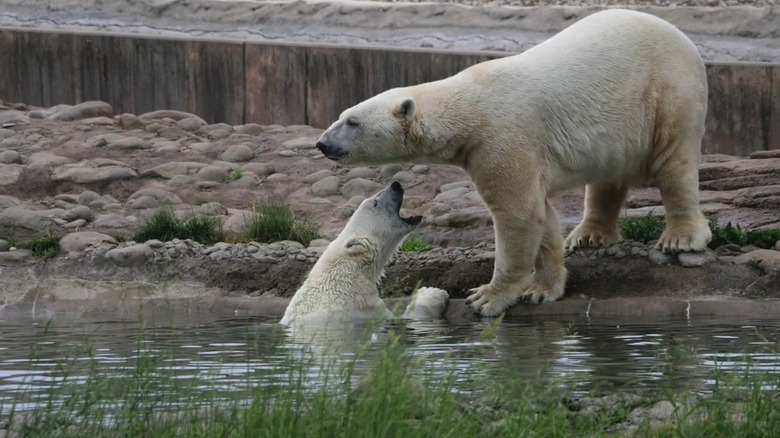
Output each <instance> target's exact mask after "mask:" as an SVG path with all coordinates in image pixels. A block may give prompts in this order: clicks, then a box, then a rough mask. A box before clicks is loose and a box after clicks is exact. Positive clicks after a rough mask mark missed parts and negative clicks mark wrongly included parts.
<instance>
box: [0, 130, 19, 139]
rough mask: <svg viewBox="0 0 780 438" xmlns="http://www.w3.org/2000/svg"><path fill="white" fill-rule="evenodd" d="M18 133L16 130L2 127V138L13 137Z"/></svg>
mask: <svg viewBox="0 0 780 438" xmlns="http://www.w3.org/2000/svg"><path fill="white" fill-rule="evenodd" d="M14 135H16V132H14V131H13V130H10V129H5V128H0V140H5V139H6V138H9V137H13V136H14Z"/></svg>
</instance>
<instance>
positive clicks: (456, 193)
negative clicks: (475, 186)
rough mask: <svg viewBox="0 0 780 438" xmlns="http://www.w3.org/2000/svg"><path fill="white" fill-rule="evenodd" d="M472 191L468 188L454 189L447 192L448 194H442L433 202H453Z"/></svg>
mask: <svg viewBox="0 0 780 438" xmlns="http://www.w3.org/2000/svg"><path fill="white" fill-rule="evenodd" d="M470 191H471V190H470V189H469V188H468V187H456V188H454V189H450V190H447V191H446V192H441V193H439V194H438V195H436V196H435V197H434V198H433V200H434V201H439V202H443V201H451V200H453V199H458V198H461V197H463V195H465V194H467V193H469V192H470Z"/></svg>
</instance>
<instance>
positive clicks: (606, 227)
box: [564, 182, 628, 252]
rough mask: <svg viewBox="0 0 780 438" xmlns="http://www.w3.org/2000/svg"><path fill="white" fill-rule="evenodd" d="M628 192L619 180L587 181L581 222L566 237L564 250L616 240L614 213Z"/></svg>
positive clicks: (618, 238)
mask: <svg viewBox="0 0 780 438" xmlns="http://www.w3.org/2000/svg"><path fill="white" fill-rule="evenodd" d="M627 193H628V185H627V184H624V183H622V182H617V183H602V184H588V185H587V186H586V187H585V213H584V214H583V218H582V222H580V223H579V225H577V227H576V228H574V230H572V232H571V233H569V236H568V237H566V241H565V243H564V247H565V248H566V251H567V252H570V251H573V250H575V249H577V248H579V247H586V246H610V245H612V244H613V243H617V242H618V241H619V240H620V233H619V232H618V216H620V210H621V209H622V208H623V203H624V202H625V200H626V194H627Z"/></svg>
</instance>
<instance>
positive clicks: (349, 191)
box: [341, 178, 382, 199]
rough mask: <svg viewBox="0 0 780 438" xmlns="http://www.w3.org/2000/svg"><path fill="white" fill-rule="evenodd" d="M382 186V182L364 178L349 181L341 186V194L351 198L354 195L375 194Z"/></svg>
mask: <svg viewBox="0 0 780 438" xmlns="http://www.w3.org/2000/svg"><path fill="white" fill-rule="evenodd" d="M381 188H382V184H379V183H376V182H374V181H370V180H367V179H363V178H355V179H353V180H350V181H347V182H346V183H345V184H344V186H343V187H342V188H341V195H342V196H344V197H345V198H347V199H349V198H352V197H354V196H368V195H373V194H374V193H376V192H378V191H379V190H380V189H381Z"/></svg>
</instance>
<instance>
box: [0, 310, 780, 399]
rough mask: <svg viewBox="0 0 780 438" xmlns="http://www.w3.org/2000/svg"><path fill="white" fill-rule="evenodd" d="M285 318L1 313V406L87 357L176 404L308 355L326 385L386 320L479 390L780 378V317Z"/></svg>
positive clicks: (423, 360) (274, 382)
mask: <svg viewBox="0 0 780 438" xmlns="http://www.w3.org/2000/svg"><path fill="white" fill-rule="evenodd" d="M276 321H277V319H276V318H274V319H273V320H269V319H263V318H246V317H237V316H233V315H228V316H225V315H213V314H200V315H187V314H167V313H163V314H156V315H147V316H145V317H144V318H143V319H140V318H139V317H138V316H137V315H136V316H133V315H122V314H111V313H104V314H100V315H89V316H78V317H76V316H73V315H58V316H57V317H56V318H53V319H51V320H46V319H39V318H33V317H31V316H23V315H0V414H1V413H3V412H4V411H5V412H7V411H8V410H9V409H10V406H11V404H13V403H15V404H16V410H31V409H35V408H36V407H40V406H41V405H42V404H45V403H47V402H52V403H55V404H56V403H61V402H62V400H59V399H58V397H62V398H64V397H66V395H63V394H59V395H58V393H57V391H56V388H58V387H60V386H61V382H62V381H63V380H64V379H65V380H67V381H70V382H76V383H78V384H83V382H85V381H86V377H87V376H88V375H89V374H90V372H91V371H90V367H91V366H94V367H95V368H96V371H97V372H98V373H100V374H101V375H103V376H106V377H108V378H111V379H114V378H115V379H117V382H118V383H117V384H119V382H121V379H122V376H124V375H127V373H128V372H133V370H135V369H136V368H137V367H138V366H139V363H143V364H144V365H143V366H146V367H152V368H153V371H154V373H158V374H159V375H160V376H163V375H164V376H168V377H171V376H172V377H173V379H170V378H168V379H160V381H159V382H157V383H156V384H153V385H152V386H151V387H149V388H145V389H144V391H145V395H146V396H156V397H164V398H166V400H167V401H168V403H170V406H174V407H175V406H176V405H179V404H180V405H182V406H185V405H188V406H191V405H192V402H193V400H195V401H197V400H198V399H200V398H202V399H209V400H212V401H213V400H220V399H224V400H233V401H235V400H239V401H240V400H249V399H251V394H252V392H253V391H255V390H257V388H258V387H262V388H263V390H284V388H285V387H286V386H287V385H289V384H290V381H291V379H293V377H292V376H293V371H292V370H293V369H300V367H301V366H304V367H305V371H304V373H303V374H304V385H305V386H308V387H310V388H316V387H318V385H320V384H322V382H323V380H324V379H325V378H326V374H325V373H323V367H322V363H323V362H334V363H339V362H342V363H345V362H349V361H358V365H357V369H358V370H367V369H369V368H370V367H371V363H372V355H371V354H370V353H371V351H375V350H378V349H379V348H380V346H382V345H384V342H385V341H386V340H387V338H388V332H389V331H392V332H394V333H399V334H400V340H401V342H402V345H403V346H404V348H405V349H406V350H407V351H409V352H410V353H411V354H412V355H413V356H414V357H415V358H416V359H417V360H418V363H417V364H416V365H415V366H416V367H417V372H418V373H419V374H420V375H421V376H428V377H426V378H430V376H434V377H435V376H436V375H437V374H439V375H445V374H446V375H449V374H450V373H452V372H455V376H456V384H455V389H456V390H458V391H463V392H469V391H473V390H475V389H476V388H475V387H474V381H475V380H476V379H475V378H476V377H484V375H485V373H489V374H490V373H492V374H493V375H494V377H495V378H497V379H499V378H500V379H508V378H510V379H534V378H539V377H540V376H541V377H542V378H546V379H549V380H550V381H551V382H554V384H556V385H561V386H563V387H565V388H567V389H570V390H571V391H572V392H573V394H574V395H582V394H585V393H587V392H589V391H591V390H593V389H594V388H597V389H601V390H606V391H612V390H623V391H632V392H642V391H647V390H657V389H658V388H659V387H661V386H665V385H670V384H671V382H673V383H674V385H675V387H676V388H677V389H681V388H682V389H686V390H692V391H698V392H702V393H706V392H708V391H709V390H710V389H711V388H712V385H714V384H715V376H716V372H718V371H720V372H723V371H739V370H744V369H746V368H747V367H749V368H750V369H751V370H753V371H759V372H765V373H769V374H772V375H780V355H779V354H778V351H780V344H779V342H780V322H778V321H768V320H764V321H760V320H754V321H749V320H741V321H731V320H729V321H723V320H699V321H688V322H686V321H655V322H651V323H632V324H625V323H621V322H620V321H603V320H602V321H599V322H588V321H585V320H582V319H579V320H572V321H567V320H543V319H533V320H520V319H511V320H504V321H502V322H500V323H495V322H490V321H477V322H473V323H469V324H465V325H448V324H446V323H410V324H402V323H392V324H386V325H384V326H381V327H374V328H370V327H351V328H350V329H348V330H345V331H340V332H338V333H337V334H333V333H330V334H328V335H323V334H322V333H320V334H317V335H315V336H314V337H313V338H312V337H310V336H309V335H307V334H306V333H296V334H295V335H293V334H291V333H289V331H288V330H287V329H285V328H284V327H281V326H279V325H278V324H276ZM140 333H143V334H142V335H140ZM366 346H367V347H366ZM361 351H368V352H369V353H368V354H364V353H360V352H361ZM139 357H141V358H142V359H143V360H142V361H139ZM312 359H314V360H312ZM302 364H303V365H302ZM296 367H298V368H296ZM92 372H94V371H92ZM171 382H178V383H186V384H188V388H191V389H192V390H191V391H181V390H180V389H179V388H180V387H179V386H176V387H174V386H175V385H172V383H171ZM206 395H208V396H207V397H206Z"/></svg>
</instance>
